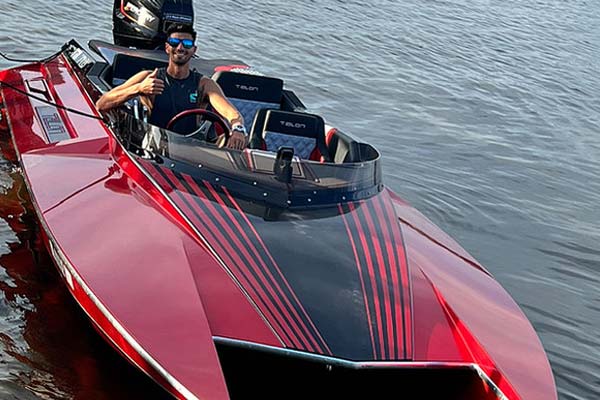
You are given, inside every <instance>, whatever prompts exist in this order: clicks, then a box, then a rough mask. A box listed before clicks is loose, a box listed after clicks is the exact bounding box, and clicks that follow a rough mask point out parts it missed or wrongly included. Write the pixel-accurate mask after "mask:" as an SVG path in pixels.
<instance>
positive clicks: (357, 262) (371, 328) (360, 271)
mask: <svg viewBox="0 0 600 400" xmlns="http://www.w3.org/2000/svg"><path fill="white" fill-rule="evenodd" d="M338 208H339V210H340V214H341V216H342V220H343V221H344V226H345V227H346V231H347V232H348V238H349V239H350V244H351V245H352V251H353V252H354V259H355V260H356V266H357V268H358V276H359V278H360V285H361V288H362V292H363V300H364V302H365V311H366V313H367V321H368V323H369V333H370V335H371V347H372V349H373V358H377V351H376V350H375V337H374V335H373V324H372V322H371V311H370V310H369V299H368V297H367V291H366V290H365V280H364V278H363V274H362V267H361V265H360V259H359V258H358V253H357V250H356V244H355V243H354V238H353V237H352V232H351V231H350V226H349V225H348V221H347V219H346V216H345V214H344V210H343V209H342V205H341V204H339V205H338Z"/></svg>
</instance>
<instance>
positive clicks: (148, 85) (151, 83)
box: [140, 68, 165, 96]
mask: <svg viewBox="0 0 600 400" xmlns="http://www.w3.org/2000/svg"><path fill="white" fill-rule="evenodd" d="M157 74H158V68H155V69H154V71H152V72H151V73H149V74H148V76H147V77H146V78H144V80H143V81H142V82H141V83H140V93H141V94H145V95H147V96H150V95H157V94H161V93H162V92H163V90H164V89H165V82H164V81H163V80H162V79H158V78H157V77H156V76H157Z"/></svg>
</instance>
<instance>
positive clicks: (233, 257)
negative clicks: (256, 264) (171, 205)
mask: <svg viewBox="0 0 600 400" xmlns="http://www.w3.org/2000/svg"><path fill="white" fill-rule="evenodd" d="M165 173H166V174H167V176H168V177H169V179H170V180H171V182H172V184H171V185H170V186H171V187H175V188H177V189H179V191H180V192H181V193H182V195H185V190H184V189H183V188H182V187H181V186H180V185H181V183H180V182H179V181H178V179H177V177H175V176H174V175H173V173H172V172H171V171H170V170H168V169H165ZM161 178H162V177H161ZM165 183H167V184H168V185H169V183H168V182H165ZM188 196H189V195H188ZM190 197H191V196H190ZM191 200H192V201H191V202H190V204H192V205H193V207H194V206H195V204H194V203H195V202H194V200H193V199H191ZM179 206H180V207H182V208H185V209H186V210H184V212H185V211H191V210H190V209H189V208H188V207H187V206H186V205H185V204H179ZM195 210H196V211H197V212H198V213H199V214H200V215H202V214H205V213H204V211H202V210H200V209H198V208H195ZM186 215H188V216H189V218H192V219H193V220H195V221H196V222H197V223H196V224H195V225H196V226H197V227H198V228H199V229H200V226H201V225H200V224H199V222H204V223H206V224H208V225H209V229H208V230H203V232H202V234H203V235H205V236H209V237H211V238H212V240H211V243H212V245H213V246H218V248H219V250H220V251H217V253H218V254H219V256H220V257H222V258H224V259H226V260H227V261H229V262H226V265H227V266H228V267H229V266H234V267H236V269H237V271H238V273H237V274H234V276H235V277H236V279H238V280H240V279H241V280H242V281H243V282H244V285H243V287H244V290H247V291H249V294H250V298H251V299H252V300H253V301H255V302H257V303H258V304H259V309H260V310H261V312H263V313H266V314H268V315H269V316H270V318H268V317H267V320H269V321H270V322H271V321H275V322H276V323H277V325H279V321H278V320H277V319H276V318H275V317H274V314H273V313H272V311H271V309H272V308H271V307H272V306H273V304H272V303H266V302H265V299H266V296H265V295H264V293H262V292H261V291H260V285H259V284H258V282H257V281H256V280H255V279H254V277H253V276H252V275H251V274H245V273H244V272H243V271H241V270H240V269H239V266H240V265H243V263H242V262H241V260H240V258H239V255H238V253H237V252H235V251H231V249H229V250H230V251H226V250H225V248H224V247H223V246H222V245H221V243H228V242H227V240H225V238H224V236H223V235H222V234H221V232H220V230H219V229H217V227H216V226H215V225H214V224H213V223H212V222H211V221H210V219H208V218H207V219H206V221H200V220H198V219H197V218H196V217H195V216H194V215H193V213H191V212H188V213H186ZM236 261H237V262H236ZM246 275H248V277H246ZM261 293H262V295H261ZM278 328H279V333H278V334H279V335H281V332H286V330H285V329H284V327H283V326H281V325H280V326H278ZM286 334H288V336H289V337H290V338H293V335H291V336H290V335H289V332H286ZM281 339H283V338H281ZM288 345H289V343H288Z"/></svg>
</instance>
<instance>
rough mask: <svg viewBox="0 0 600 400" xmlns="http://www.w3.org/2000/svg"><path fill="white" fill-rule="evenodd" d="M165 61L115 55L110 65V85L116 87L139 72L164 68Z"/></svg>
mask: <svg viewBox="0 0 600 400" xmlns="http://www.w3.org/2000/svg"><path fill="white" fill-rule="evenodd" d="M166 66H167V62H166V61H160V60H154V59H151V58H143V57H136V56H131V55H129V54H122V53H119V54H116V55H115V58H114V59H113V64H112V71H113V74H112V85H113V86H118V85H120V84H122V83H123V82H125V81H126V80H127V79H129V78H131V77H132V76H133V75H135V74H137V73H138V72H140V71H151V70H153V69H154V68H162V67H166Z"/></svg>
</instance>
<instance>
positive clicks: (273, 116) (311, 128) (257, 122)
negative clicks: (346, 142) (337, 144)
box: [250, 109, 331, 161]
mask: <svg viewBox="0 0 600 400" xmlns="http://www.w3.org/2000/svg"><path fill="white" fill-rule="evenodd" d="M283 146H286V147H292V148H293V149H294V154H295V155H297V156H298V157H300V158H302V159H306V160H308V159H311V160H320V159H321V157H323V159H324V160H325V161H331V157H330V156H329V151H328V150H327V145H326V144H325V122H324V121H323V118H321V117H320V116H318V115H315V114H308V113H303V112H292V111H281V110H273V109H261V110H259V111H258V112H257V113H256V117H255V118H254V122H253V125H252V129H251V131H250V147H251V148H262V149H264V150H267V151H273V152H276V151H277V150H279V148H280V147H283Z"/></svg>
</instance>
